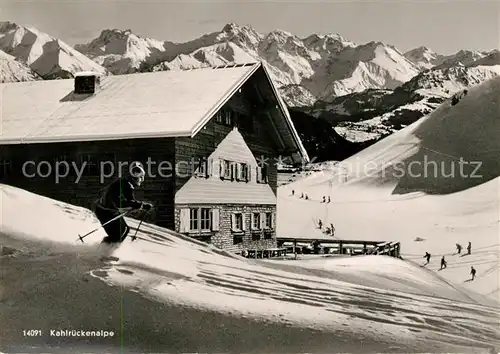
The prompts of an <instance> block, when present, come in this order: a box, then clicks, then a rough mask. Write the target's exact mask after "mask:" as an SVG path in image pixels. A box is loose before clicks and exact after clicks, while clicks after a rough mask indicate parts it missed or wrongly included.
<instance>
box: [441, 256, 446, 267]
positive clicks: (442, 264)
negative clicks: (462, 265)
mask: <svg viewBox="0 0 500 354" xmlns="http://www.w3.org/2000/svg"><path fill="white" fill-rule="evenodd" d="M446 267H447V263H446V261H445V260H444V256H443V258H441V269H443V268H446Z"/></svg>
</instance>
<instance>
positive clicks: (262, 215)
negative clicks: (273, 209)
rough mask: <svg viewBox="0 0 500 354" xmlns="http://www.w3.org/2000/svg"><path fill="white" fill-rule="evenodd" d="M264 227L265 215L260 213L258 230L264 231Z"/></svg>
mask: <svg viewBox="0 0 500 354" xmlns="http://www.w3.org/2000/svg"><path fill="white" fill-rule="evenodd" d="M265 227H266V213H260V228H261V229H264V228H265Z"/></svg>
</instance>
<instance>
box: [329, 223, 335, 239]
mask: <svg viewBox="0 0 500 354" xmlns="http://www.w3.org/2000/svg"><path fill="white" fill-rule="evenodd" d="M330 230H331V231H332V236H335V227H334V226H333V224H332V223H330Z"/></svg>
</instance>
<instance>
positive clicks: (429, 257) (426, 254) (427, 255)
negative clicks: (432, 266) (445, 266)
mask: <svg viewBox="0 0 500 354" xmlns="http://www.w3.org/2000/svg"><path fill="white" fill-rule="evenodd" d="M424 258H426V259H427V263H425V264H429V262H430V260H431V254H430V253H429V252H425V256H424ZM425 264H424V265H425Z"/></svg>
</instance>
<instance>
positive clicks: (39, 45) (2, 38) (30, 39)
mask: <svg viewBox="0 0 500 354" xmlns="http://www.w3.org/2000/svg"><path fill="white" fill-rule="evenodd" d="M0 50H3V51H4V52H6V53H7V54H10V55H12V56H14V57H16V58H17V59H18V60H19V61H20V62H22V63H23V64H25V65H27V66H29V67H30V68H31V70H33V71H34V72H36V73H37V74H38V75H40V76H41V77H43V78H44V79H55V78H68V77H71V76H72V75H73V74H74V73H76V72H79V71H95V72H99V73H102V74H106V73H107V70H106V69H105V68H104V67H102V66H100V65H99V64H97V63H96V62H95V61H93V60H91V59H89V58H87V57H86V56H85V55H83V54H81V53H80V52H78V51H76V50H75V49H73V48H72V47H71V46H69V45H67V44H66V43H64V42H63V41H61V40H60V39H57V38H54V37H51V36H49V35H48V34H46V33H43V32H40V31H38V30H37V29H36V28H28V27H23V26H19V25H17V24H15V23H12V22H0Z"/></svg>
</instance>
